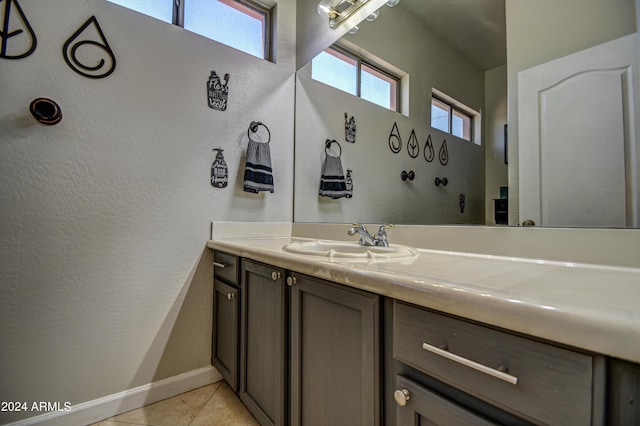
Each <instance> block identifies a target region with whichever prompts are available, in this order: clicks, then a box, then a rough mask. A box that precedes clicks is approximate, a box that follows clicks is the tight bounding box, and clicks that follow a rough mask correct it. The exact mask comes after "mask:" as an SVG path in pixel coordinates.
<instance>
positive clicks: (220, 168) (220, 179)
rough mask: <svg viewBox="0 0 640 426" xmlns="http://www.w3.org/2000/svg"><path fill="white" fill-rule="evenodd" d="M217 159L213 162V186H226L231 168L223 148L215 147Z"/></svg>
mask: <svg viewBox="0 0 640 426" xmlns="http://www.w3.org/2000/svg"><path fill="white" fill-rule="evenodd" d="M213 151H217V152H216V159H215V160H214V161H213V163H212V164H211V186H213V187H215V188H224V187H226V186H227V183H228V182H229V169H228V168H227V163H226V162H225V161H224V156H223V155H222V151H223V149H222V148H214V149H213Z"/></svg>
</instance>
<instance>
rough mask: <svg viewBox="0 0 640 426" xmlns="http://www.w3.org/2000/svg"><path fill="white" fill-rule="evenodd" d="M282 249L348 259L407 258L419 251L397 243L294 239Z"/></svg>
mask: <svg viewBox="0 0 640 426" xmlns="http://www.w3.org/2000/svg"><path fill="white" fill-rule="evenodd" d="M282 249H283V250H285V251H288V252H291V253H298V254H307V255H312V256H322V257H328V258H348V259H380V260H386V259H407V258H412V257H415V256H417V255H418V251H417V250H415V249H413V248H411V247H406V246H400V245H396V244H391V245H389V247H382V246H361V245H360V244H359V243H358V242H355V241H353V242H351V241H323V240H313V241H292V242H290V243H289V244H285V246H284V247H282Z"/></svg>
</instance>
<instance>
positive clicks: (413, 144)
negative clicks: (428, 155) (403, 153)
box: [407, 129, 420, 158]
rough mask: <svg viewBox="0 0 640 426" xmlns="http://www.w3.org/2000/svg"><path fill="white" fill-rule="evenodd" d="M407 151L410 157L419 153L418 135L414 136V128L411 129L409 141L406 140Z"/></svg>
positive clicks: (414, 156)
mask: <svg viewBox="0 0 640 426" xmlns="http://www.w3.org/2000/svg"><path fill="white" fill-rule="evenodd" d="M407 152H408V153H409V157H411V158H416V157H417V156H418V154H420V145H419V144H418V137H417V136H416V131H415V129H411V135H409V142H407Z"/></svg>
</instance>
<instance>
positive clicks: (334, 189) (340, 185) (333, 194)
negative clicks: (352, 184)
mask: <svg viewBox="0 0 640 426" xmlns="http://www.w3.org/2000/svg"><path fill="white" fill-rule="evenodd" d="M320 196H321V197H330V198H333V199H337V198H341V197H348V196H349V191H348V190H347V184H346V181H345V178H344V172H343V171H342V160H340V157H334V156H332V155H329V154H328V153H327V155H326V157H325V160H324V169H323V170H322V176H321V177H320Z"/></svg>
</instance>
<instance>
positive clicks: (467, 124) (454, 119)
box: [431, 89, 480, 145]
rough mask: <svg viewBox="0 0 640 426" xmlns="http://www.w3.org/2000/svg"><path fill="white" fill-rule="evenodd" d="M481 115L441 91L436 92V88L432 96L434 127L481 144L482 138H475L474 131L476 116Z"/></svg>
mask: <svg viewBox="0 0 640 426" xmlns="http://www.w3.org/2000/svg"><path fill="white" fill-rule="evenodd" d="M479 115H480V114H479V113H477V112H476V111H473V110H472V109H470V108H468V107H466V106H464V105H462V104H461V103H459V102H457V101H456V100H455V99H452V98H450V97H448V96H446V95H445V94H443V93H441V92H438V93H437V94H436V91H435V89H434V94H433V95H432V97H431V127H433V128H434V129H438V130H442V131H443V132H446V133H450V134H452V135H453V136H457V137H459V138H460V139H464V140H467V141H473V142H474V143H476V144H477V145H480V140H479V138H475V136H474V131H473V129H474V124H475V123H474V121H475V120H474V118H475V117H477V116H479Z"/></svg>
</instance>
